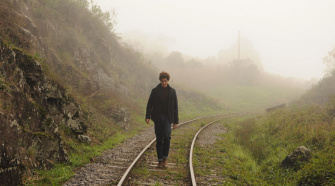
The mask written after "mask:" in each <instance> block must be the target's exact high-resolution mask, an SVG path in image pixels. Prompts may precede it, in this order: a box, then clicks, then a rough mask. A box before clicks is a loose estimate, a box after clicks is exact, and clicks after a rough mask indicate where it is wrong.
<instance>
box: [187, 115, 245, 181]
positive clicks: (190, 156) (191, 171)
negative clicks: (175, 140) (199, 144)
mask: <svg viewBox="0 0 335 186" xmlns="http://www.w3.org/2000/svg"><path fill="white" fill-rule="evenodd" d="M247 114H249V113H230V114H225V115H230V116H229V117H224V118H220V119H218V120H215V121H212V122H210V123H208V124H207V125H205V126H203V127H202V128H201V129H199V130H198V132H197V133H196V134H195V135H194V138H193V141H192V144H191V150H190V155H189V167H190V175H191V180H192V185H193V186H196V185H197V182H196V180H195V175H194V170H193V150H194V144H195V140H196V139H197V137H198V135H199V133H200V132H201V131H202V130H203V129H204V128H206V127H208V126H209V125H211V124H213V123H215V122H218V121H220V120H223V119H227V118H230V117H234V116H235V115H237V116H244V115H247ZM231 115H233V116H231Z"/></svg>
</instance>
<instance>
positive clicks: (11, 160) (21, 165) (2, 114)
mask: <svg viewBox="0 0 335 186" xmlns="http://www.w3.org/2000/svg"><path fill="white" fill-rule="evenodd" d="M42 66H43V65H42V64H41V63H40V62H38V61H36V60H35V59H34V58H33V57H31V56H29V55H27V54H25V53H24V52H23V51H21V50H19V49H16V48H11V47H9V46H7V45H6V44H4V43H3V42H2V39H1V37H0V67H1V68H0V82H1V83H0V84H1V87H2V88H0V156H1V158H0V180H1V183H2V184H5V185H20V183H21V180H20V178H21V177H22V175H24V174H27V175H29V174H30V170H31V169H32V168H40V169H49V168H51V167H52V166H53V164H54V163H59V162H67V161H68V157H67V153H66V150H65V149H64V148H63V145H62V139H61V137H60V134H59V131H58V128H59V127H68V128H69V129H71V131H72V132H73V135H77V134H84V133H85V131H86V126H85V124H84V123H85V120H86V118H85V115H86V114H85V113H83V111H82V110H81V109H80V107H79V106H78V105H77V104H76V103H74V102H73V101H72V100H71V98H70V97H69V96H68V95H67V93H66V91H65V90H64V88H62V87H61V86H60V85H58V84H57V83H55V82H53V81H51V80H49V79H48V78H47V76H45V74H44V73H43V71H42V68H43V67H42Z"/></svg>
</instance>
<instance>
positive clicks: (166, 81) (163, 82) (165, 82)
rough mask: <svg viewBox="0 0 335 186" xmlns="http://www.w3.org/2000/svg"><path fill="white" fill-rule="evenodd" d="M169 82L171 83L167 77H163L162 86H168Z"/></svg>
mask: <svg viewBox="0 0 335 186" xmlns="http://www.w3.org/2000/svg"><path fill="white" fill-rule="evenodd" d="M168 83H169V80H167V78H162V79H161V86H162V87H167V85H168Z"/></svg>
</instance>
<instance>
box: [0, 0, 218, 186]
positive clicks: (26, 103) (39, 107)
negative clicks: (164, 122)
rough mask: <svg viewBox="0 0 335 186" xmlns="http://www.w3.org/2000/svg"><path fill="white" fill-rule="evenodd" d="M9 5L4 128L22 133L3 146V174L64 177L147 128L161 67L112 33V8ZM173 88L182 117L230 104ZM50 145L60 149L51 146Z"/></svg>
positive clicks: (38, 2)
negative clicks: (148, 109) (149, 102)
mask: <svg viewBox="0 0 335 186" xmlns="http://www.w3.org/2000/svg"><path fill="white" fill-rule="evenodd" d="M0 5H1V9H0V17H1V18H0V24H1V28H0V40H1V49H0V52H1V53H0V54H1V58H0V66H1V71H0V72H1V73H0V106H1V108H0V121H1V123H2V124H1V125H0V133H1V134H3V132H4V131H7V133H6V135H1V137H0V143H1V144H3V143H5V142H6V141H7V142H8V137H9V136H15V137H14V138H13V139H12V140H11V141H10V142H8V143H7V142H6V144H7V145H6V146H5V147H4V148H2V150H1V154H4V153H5V152H10V153H5V155H4V156H3V157H1V160H2V162H5V163H3V164H2V167H1V172H2V173H1V174H0V180H3V181H4V182H5V183H8V184H10V183H14V184H19V183H20V182H21V177H24V182H25V183H33V184H37V183H40V184H44V185H45V184H60V183H62V182H64V181H65V180H66V179H69V178H70V177H71V175H72V174H73V170H74V169H75V168H76V167H78V166H81V165H83V164H85V163H88V162H89V160H90V158H92V157H94V156H97V155H99V154H100V153H101V152H103V151H104V150H106V149H109V148H112V147H113V146H115V145H116V144H118V143H121V142H122V141H124V140H125V139H127V138H129V137H131V136H132V135H134V134H136V133H138V132H139V131H141V130H143V129H144V128H146V127H148V125H146V124H145V122H144V113H145V106H146V101H147V99H148V97H149V94H150V91H151V89H152V88H153V87H155V86H156V85H157V84H158V83H159V81H158V73H159V71H158V70H157V69H156V68H155V67H154V66H152V65H151V64H150V62H149V61H148V60H147V59H146V58H145V56H143V55H142V54H141V53H139V52H138V51H135V50H134V49H133V48H132V46H130V45H127V44H125V43H123V41H122V39H121V38H119V37H118V35H117V34H115V33H114V32H113V30H114V29H113V28H114V26H115V25H114V19H115V17H113V16H114V15H113V14H112V13H109V12H103V11H101V9H100V7H99V6H97V5H96V4H94V2H93V1H87V0H31V1H10V0H4V1H1V2H0ZM171 86H172V87H175V88H176V90H177V95H178V100H179V102H180V119H181V121H183V120H186V119H187V118H191V117H196V116H199V115H205V114H213V113H218V112H222V108H221V107H220V106H219V105H218V104H217V103H216V102H215V100H213V99H211V98H208V97H206V96H205V95H204V94H201V93H198V92H195V91H193V90H192V89H190V88H184V86H183V85H178V84H174V83H173V82H171ZM17 108H20V109H17ZM8 116H10V117H8ZM12 126H17V127H16V128H15V127H14V128H13V127H12ZM82 139H86V141H83V140H82ZM50 144H52V146H55V149H49V150H45V151H43V149H45V148H43V147H44V146H47V145H50ZM42 151H43V152H42ZM37 152H39V153H37ZM47 157H51V158H47ZM58 157H62V158H58ZM79 157H80V158H79ZM24 158H28V159H27V160H24V161H23V159H24ZM14 160H15V161H14ZM16 160H19V161H18V162H20V163H19V164H16V163H15V162H17V161H16ZM21 160H22V161H21ZM13 162H14V163H13ZM60 163H62V164H60ZM10 167H15V169H12V168H10ZM50 169H51V171H47V170H50ZM36 170H40V171H38V172H36ZM14 180H15V181H14Z"/></svg>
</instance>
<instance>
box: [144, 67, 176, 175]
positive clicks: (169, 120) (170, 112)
mask: <svg viewBox="0 0 335 186" xmlns="http://www.w3.org/2000/svg"><path fill="white" fill-rule="evenodd" d="M159 80H160V84H158V85H157V86H156V87H155V88H154V89H152V91H151V94H150V97H149V100H148V104H147V112H146V116H145V122H146V123H147V124H149V122H150V119H152V120H153V122H154V124H155V134H156V151H157V157H158V167H164V168H166V167H167V159H168V156H169V149H170V139H171V125H173V128H176V127H177V126H178V123H179V118H178V101H177V94H176V90H175V89H173V88H171V87H170V85H169V80H170V75H169V74H168V73H167V72H161V73H160V74H159Z"/></svg>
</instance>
